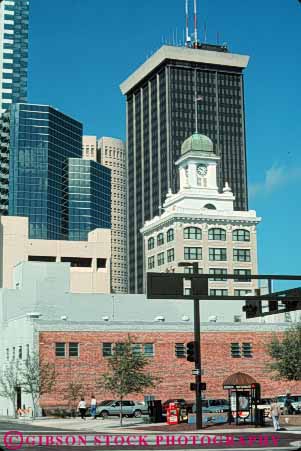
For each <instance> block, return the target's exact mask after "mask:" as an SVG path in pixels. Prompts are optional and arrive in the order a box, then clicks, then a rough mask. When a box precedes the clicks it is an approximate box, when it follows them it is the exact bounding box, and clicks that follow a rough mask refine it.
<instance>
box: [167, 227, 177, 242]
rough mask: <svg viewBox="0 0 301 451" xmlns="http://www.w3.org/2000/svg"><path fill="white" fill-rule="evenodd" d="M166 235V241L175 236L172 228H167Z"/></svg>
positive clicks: (171, 239)
mask: <svg viewBox="0 0 301 451" xmlns="http://www.w3.org/2000/svg"><path fill="white" fill-rule="evenodd" d="M166 237H167V242H168V243H169V242H170V241H173V240H174V238H175V234H174V230H173V229H169V230H167V233H166Z"/></svg>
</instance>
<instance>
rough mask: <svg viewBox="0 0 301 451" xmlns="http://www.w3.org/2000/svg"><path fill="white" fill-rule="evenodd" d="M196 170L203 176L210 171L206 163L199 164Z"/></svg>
mask: <svg viewBox="0 0 301 451" xmlns="http://www.w3.org/2000/svg"><path fill="white" fill-rule="evenodd" d="M196 170H197V173H198V175H201V176H203V177H204V176H205V175H206V174H207V172H208V169H207V166H206V165H205V164H198V165H197V168H196Z"/></svg>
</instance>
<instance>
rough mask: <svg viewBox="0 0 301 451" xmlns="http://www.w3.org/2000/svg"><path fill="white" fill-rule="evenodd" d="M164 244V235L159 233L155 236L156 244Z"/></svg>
mask: <svg viewBox="0 0 301 451" xmlns="http://www.w3.org/2000/svg"><path fill="white" fill-rule="evenodd" d="M162 244H164V235H163V233H159V235H158V236H157V246H162Z"/></svg>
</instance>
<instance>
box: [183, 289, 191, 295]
mask: <svg viewBox="0 0 301 451" xmlns="http://www.w3.org/2000/svg"><path fill="white" fill-rule="evenodd" d="M190 295H191V288H184V296H190Z"/></svg>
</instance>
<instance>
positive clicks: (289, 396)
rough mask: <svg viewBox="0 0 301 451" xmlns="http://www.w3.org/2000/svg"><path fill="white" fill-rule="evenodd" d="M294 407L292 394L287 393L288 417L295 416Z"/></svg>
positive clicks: (285, 402)
mask: <svg viewBox="0 0 301 451" xmlns="http://www.w3.org/2000/svg"><path fill="white" fill-rule="evenodd" d="M294 410H295V409H294V407H293V404H292V398H291V394H290V392H287V393H286V397H285V399H284V411H285V413H286V414H288V415H293V414H294Z"/></svg>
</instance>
